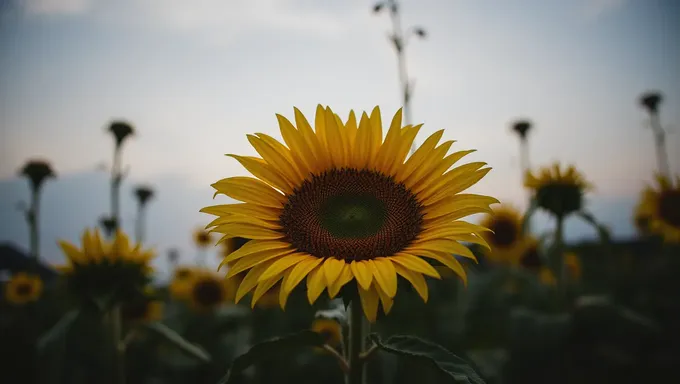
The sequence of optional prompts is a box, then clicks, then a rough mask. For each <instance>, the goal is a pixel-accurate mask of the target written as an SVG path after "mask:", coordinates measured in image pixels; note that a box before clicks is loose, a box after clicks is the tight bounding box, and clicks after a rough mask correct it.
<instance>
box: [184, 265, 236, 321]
mask: <svg viewBox="0 0 680 384" xmlns="http://www.w3.org/2000/svg"><path fill="white" fill-rule="evenodd" d="M228 296H229V293H228V292H227V285H226V284H225V281H224V278H223V277H222V276H218V275H216V274H215V273H212V272H210V271H204V270H201V271H199V272H197V273H196V275H195V276H194V277H193V278H192V279H191V285H190V287H189V297H188V299H189V304H190V305H191V307H192V308H193V309H195V310H197V311H211V310H213V309H215V308H217V307H219V306H220V305H222V304H224V303H225V302H226V301H227V300H228Z"/></svg>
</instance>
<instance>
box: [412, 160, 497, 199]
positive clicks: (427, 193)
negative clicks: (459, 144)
mask: <svg viewBox="0 0 680 384" xmlns="http://www.w3.org/2000/svg"><path fill="white" fill-rule="evenodd" d="M485 165H486V163H484V162H474V163H470V164H465V165H461V166H460V167H456V168H454V169H452V170H450V171H448V172H446V173H445V174H444V175H442V177H440V178H439V179H438V180H437V181H435V182H433V183H432V185H431V186H429V187H428V188H427V189H425V190H422V191H418V186H416V187H415V189H414V193H417V194H418V197H419V198H420V201H423V202H426V201H427V204H433V203H434V201H428V199H429V198H430V197H432V196H435V195H438V194H439V193H440V192H441V191H443V190H444V189H447V187H448V186H450V185H451V183H452V182H454V180H456V179H460V178H461V177H462V178H465V177H469V176H470V175H472V174H474V172H475V171H476V170H478V169H479V168H481V167H483V166H485ZM447 196H451V195H450V194H449V195H447Z"/></svg>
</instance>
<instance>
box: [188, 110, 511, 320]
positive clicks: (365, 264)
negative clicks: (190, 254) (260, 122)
mask: <svg viewBox="0 0 680 384" xmlns="http://www.w3.org/2000/svg"><path fill="white" fill-rule="evenodd" d="M277 117H278V121H279V127H280V130H281V135H282V137H283V140H284V142H285V145H284V144H282V143H280V142H279V141H277V140H276V139H274V138H272V137H270V136H268V135H265V134H261V133H258V134H255V135H248V141H249V142H250V143H251V144H252V145H253V147H254V148H255V150H256V151H257V152H258V154H259V155H260V156H261V157H248V156H238V155H229V156H231V157H233V158H235V159H236V160H237V161H239V162H240V163H241V164H242V165H243V166H244V167H245V168H246V169H247V170H248V171H250V172H251V173H252V174H253V175H254V176H255V178H251V177H231V178H227V179H223V180H220V181H218V182H216V183H215V184H213V188H215V189H216V191H217V192H216V195H217V194H225V195H227V196H229V197H231V198H233V199H236V200H238V201H240V202H241V203H237V204H226V205H217V206H212V207H207V208H204V209H202V210H201V211H202V212H205V213H209V214H212V215H215V216H217V218H216V219H215V220H214V221H213V222H212V223H211V224H210V225H209V226H208V227H212V231H214V232H218V233H222V234H223V235H224V237H223V238H222V239H223V240H224V239H228V238H233V237H235V236H239V237H244V238H248V239H251V240H250V241H249V242H248V243H246V244H245V245H244V246H243V247H242V248H240V249H239V250H237V251H235V252H233V253H231V254H230V255H229V256H227V257H226V258H225V259H224V261H223V263H222V264H223V265H226V264H231V263H233V264H231V268H230V269H229V271H228V272H227V277H231V276H234V275H237V274H239V273H245V277H244V279H243V281H242V282H241V284H240V286H239V290H238V292H237V294H236V299H237V300H240V299H241V298H242V297H243V296H244V295H246V294H247V293H249V292H251V291H253V290H254V293H253V297H252V301H251V303H252V305H254V304H255V303H256V302H257V301H258V300H259V299H260V298H261V297H262V296H263V295H264V294H265V293H266V292H267V291H269V290H270V289H271V288H272V287H274V286H275V285H276V284H277V283H279V282H280V286H281V294H280V295H279V299H280V304H281V306H282V307H285V304H286V300H287V298H288V295H289V294H290V292H291V291H292V290H293V289H294V288H295V287H296V286H298V285H299V284H300V283H301V281H302V280H303V279H305V278H306V279H307V297H308V299H309V302H310V303H313V302H314V301H315V300H316V299H317V298H318V297H319V296H320V295H321V293H322V292H323V291H324V290H327V292H328V294H329V296H330V297H335V296H336V295H338V293H339V292H340V290H341V289H342V288H343V287H344V286H345V285H347V284H348V283H350V282H351V281H356V283H357V289H350V290H349V291H350V292H345V293H343V295H344V294H346V295H348V296H349V297H356V295H357V293H358V298H357V299H358V300H360V301H361V303H362V305H363V308H364V311H365V313H366V315H367V317H368V318H369V320H371V321H374V320H375V318H376V316H377V310H378V306H379V302H381V303H382V305H383V309H384V311H385V312H388V311H389V309H390V308H391V306H392V300H393V298H394V296H395V295H396V291H397V276H402V277H403V278H404V279H406V280H408V281H409V282H410V283H411V284H412V285H413V286H414V287H415V288H416V291H417V292H418V293H419V294H420V295H421V296H422V297H423V299H426V298H427V285H426V283H425V279H424V276H430V277H434V278H439V274H438V273H437V271H436V270H435V269H434V267H433V266H432V265H430V264H429V263H428V262H426V261H425V260H424V258H429V259H433V260H435V261H438V262H440V263H442V264H443V265H445V266H447V267H449V268H451V269H452V270H454V271H455V272H456V273H457V274H458V275H460V276H461V277H462V278H464V279H465V271H464V270H463V267H462V266H461V264H460V263H459V262H458V261H457V260H456V259H455V257H454V256H453V254H459V255H462V256H464V257H468V258H472V259H474V256H473V255H472V253H471V252H470V250H469V249H468V248H466V247H465V246H463V245H462V244H460V242H461V241H467V242H472V243H478V244H484V245H486V241H485V240H484V239H483V238H482V237H481V233H482V232H484V231H485V230H486V229H485V228H483V227H481V226H478V225H474V224H470V223H467V222H464V221H461V219H462V218H464V217H466V216H468V215H472V214H475V213H483V212H488V210H489V205H490V204H494V203H497V202H498V201H497V200H496V199H494V198H491V197H487V196H480V195H472V194H461V192H463V191H464V190H466V189H467V188H469V187H470V186H472V185H474V184H475V183H477V182H478V181H479V180H480V179H481V178H482V177H484V175H486V174H487V173H488V172H489V170H490V168H485V167H484V166H485V165H486V164H485V163H481V162H478V163H470V164H466V165H463V166H459V167H456V168H453V169H450V168H451V167H452V166H453V165H454V164H455V163H456V162H458V161H459V160H460V159H461V158H462V157H464V156H465V155H467V154H469V153H471V152H473V151H460V152H454V153H451V154H448V151H449V149H450V147H451V145H452V144H453V141H445V142H442V143H440V140H441V138H442V136H443V133H444V132H443V131H437V132H436V133H434V134H433V135H431V136H430V137H429V138H427V140H425V141H424V142H423V144H422V145H421V146H420V148H418V150H417V151H416V152H415V153H414V154H413V155H411V156H408V152H409V149H410V147H411V145H412V143H413V140H414V138H415V136H416V134H417V133H418V131H419V130H420V128H421V126H420V125H418V126H405V127H402V125H401V111H398V112H397V113H396V115H395V116H394V118H393V119H392V122H391V124H390V127H389V129H388V131H387V134H386V135H385V137H384V139H383V133H382V132H383V131H382V129H383V128H382V122H381V116H380V110H379V109H378V108H377V107H376V108H375V109H374V110H373V112H372V113H371V114H370V116H369V115H368V114H366V113H363V114H362V115H361V117H360V119H359V121H358V122H357V117H356V116H355V114H354V113H353V112H350V115H349V118H348V119H347V121H346V122H343V121H341V119H340V117H339V116H337V115H336V114H335V113H333V111H332V110H331V109H330V108H324V107H321V106H318V107H317V111H316V116H315V120H314V126H315V127H314V129H312V126H311V125H310V124H309V123H308V122H307V119H306V118H305V117H304V115H303V114H302V113H301V112H300V111H298V110H297V109H295V123H296V126H294V125H293V124H292V123H291V122H290V121H288V120H287V119H286V118H285V117H283V116H280V115H277ZM407 156H408V158H407ZM349 286H353V285H349ZM350 299H351V298H350Z"/></svg>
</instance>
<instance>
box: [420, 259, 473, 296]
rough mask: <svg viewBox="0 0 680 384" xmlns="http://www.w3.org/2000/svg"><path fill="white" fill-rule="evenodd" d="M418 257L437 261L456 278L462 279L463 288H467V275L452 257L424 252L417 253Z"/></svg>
mask: <svg viewBox="0 0 680 384" xmlns="http://www.w3.org/2000/svg"><path fill="white" fill-rule="evenodd" d="M419 255H420V256H422V257H428V258H431V259H434V260H437V261H438V262H440V263H442V264H444V265H445V266H446V267H448V268H449V269H451V270H452V271H453V272H455V273H456V274H457V275H458V276H460V278H461V279H463V284H465V286H466V287H467V273H466V272H465V269H463V266H462V265H460V262H458V260H456V258H455V257H454V256H453V255H451V254H446V253H441V252H434V251H424V250H423V251H421V252H419Z"/></svg>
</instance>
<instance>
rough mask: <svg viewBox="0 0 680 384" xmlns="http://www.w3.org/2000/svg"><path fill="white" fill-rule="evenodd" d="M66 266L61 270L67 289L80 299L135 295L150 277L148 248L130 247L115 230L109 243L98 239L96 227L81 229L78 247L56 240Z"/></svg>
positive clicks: (122, 297)
mask: <svg viewBox="0 0 680 384" xmlns="http://www.w3.org/2000/svg"><path fill="white" fill-rule="evenodd" d="M59 245H60V246H61V249H62V251H63V252H64V254H65V255H66V259H67V261H68V266H67V268H66V269H65V271H64V276H65V277H66V279H67V282H68V286H69V288H70V290H71V291H72V292H73V293H74V294H76V295H77V296H80V297H81V298H83V299H86V300H87V299H92V298H101V297H110V298H111V300H112V301H113V302H118V301H126V300H129V299H131V298H134V297H136V296H137V295H138V292H139V290H140V289H141V288H142V287H144V286H146V285H147V284H148V283H149V281H150V280H151V272H152V271H153V269H152V268H151V265H150V262H151V259H152V258H153V257H154V253H153V251H151V250H145V249H142V248H141V245H139V244H137V245H136V246H134V247H133V246H131V244H130V241H129V240H128V237H127V236H126V235H125V234H124V233H123V232H121V231H118V232H116V235H115V237H114V239H113V241H112V242H107V241H105V240H102V238H101V236H100V234H99V230H97V229H95V230H94V231H90V230H85V232H84V233H83V237H82V249H79V248H77V247H76V246H75V245H73V244H71V243H68V242H66V241H59Z"/></svg>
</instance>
